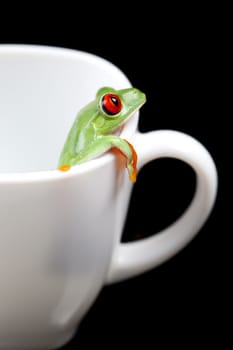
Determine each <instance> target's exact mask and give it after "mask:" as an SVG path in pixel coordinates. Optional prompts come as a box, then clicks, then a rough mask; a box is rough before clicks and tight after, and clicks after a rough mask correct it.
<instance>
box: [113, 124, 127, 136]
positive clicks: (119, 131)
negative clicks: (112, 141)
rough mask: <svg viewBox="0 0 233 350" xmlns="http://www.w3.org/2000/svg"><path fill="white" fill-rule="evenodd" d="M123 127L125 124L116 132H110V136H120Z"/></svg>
mask: <svg viewBox="0 0 233 350" xmlns="http://www.w3.org/2000/svg"><path fill="white" fill-rule="evenodd" d="M124 127H125V124H123V125H121V126H119V127H118V128H117V129H116V130H114V131H113V132H111V134H112V135H116V136H120V134H121V133H122V131H123V129H124Z"/></svg>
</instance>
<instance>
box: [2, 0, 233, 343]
mask: <svg viewBox="0 0 233 350" xmlns="http://www.w3.org/2000/svg"><path fill="white" fill-rule="evenodd" d="M130 4H131V5H130ZM77 5H78V6H77V8H76V7H75V6H74V5H72V6H70V7H69V8H68V6H66V7H64V6H62V7H61V8H58V5H56V7H54V8H52V11H51V9H50V11H49V9H47V8H41V7H39V6H38V5H37V6H35V7H34V8H30V9H26V10H25V11H22V10H21V9H16V8H15V7H14V9H11V12H7V11H6V12H5V11H2V13H1V14H2V21H1V24H0V29H1V30H0V43H30V44H43V45H52V46H61V47H68V48H73V49H78V50H84V51H88V52H91V53H94V54H97V55H99V56H102V57H104V58H106V59H108V60H110V61H111V62H112V63H114V64H116V65H117V66H118V67H119V68H120V69H121V70H122V71H123V72H124V73H125V74H126V75H127V76H128V78H129V79H130V81H131V83H132V84H133V85H134V86H135V87H138V88H139V89H141V90H142V91H144V92H145V93H146V95H147V103H146V104H145V105H144V106H143V108H142V109H141V112H140V122H139V129H140V131H141V132H147V131H150V130H155V129H175V130H179V131H183V132H185V133H188V134H190V135H192V136H194V137H195V138H197V139H198V140H199V141H201V142H202V143H203V144H204V145H205V146H206V148H207V149H208V150H209V151H210V153H211V154H212V156H213V159H214V160H215V163H216V166H217V168H218V175H219V190H218V196H217V200H216V204H215V206H214V209H213V212H212V213H211V216H210V217H209V219H208V221H207V222H206V224H205V225H204V227H203V228H202V229H201V231H200V233H199V234H198V235H197V237H196V238H195V239H194V240H193V241H192V242H191V243H190V244H189V245H188V246H187V247H186V248H185V249H184V250H183V251H182V252H181V253H179V254H178V255H176V256H175V257H174V258H172V259H171V260H170V261H168V262H166V263H165V264H163V265H162V266H160V267H158V268H156V269H154V270H151V271H149V272H147V273H145V274H143V275H141V276H138V277H135V278H132V279H130V280H128V281H125V282H122V283H117V284H114V285H110V286H106V287H104V288H103V290H102V292H101V293H100V295H99V297H98V298H97V300H96V302H95V304H94V305H93V306H92V308H91V309H90V311H89V312H88V314H87V315H86V317H85V318H84V319H83V322H82V323H81V325H80V328H79V331H78V333H77V335H76V336H75V337H74V338H73V339H72V340H71V341H70V342H69V343H68V344H67V345H66V346H64V347H63V348H62V349H64V350H65V349H67V350H68V349H86V348H87V347H88V346H93V345H94V346H97V347H98V346H100V347H102V348H103V347H104V348H107V349H109V348H112V346H114V345H115V346H118V347H119V348H121V347H123V346H129V347H130V348H133V347H135V346H136V345H140V347H142V348H145V349H147V348H150V347H151V346H152V348H157V349H165V348H169V347H171V346H172V347H173V346H174V347H176V346H177V347H180V346H184V347H185V348H186V349H189V348H190V347H191V346H196V347H197V348H200V347H201V346H203V347H204V346H206V347H207V348H208V346H210V342H211V343H213V344H214V345H216V346H217V348H218V349H224V348H225V346H224V345H223V343H224V342H225V340H226V338H227V336H228V335H229V334H228V328H227V327H228V326H229V322H227V315H228V314H230V311H229V309H230V305H229V304H228V303H227V302H226V296H227V293H228V282H229V280H230V279H231V278H232V276H231V275H230V273H229V275H227V274H226V266H229V262H227V261H226V259H227V258H228V257H229V256H228V255H227V253H226V249H227V244H226V238H227V239H228V236H229V235H230V229H229V228H228V227H227V224H226V220H227V215H226V210H227V208H226V207H227V205H226V197H225V194H226V193H227V192H229V186H228V184H227V182H226V179H225V178H224V176H225V174H226V169H225V168H226V164H227V163H228V162H229V158H228V157H227V153H226V150H227V148H228V149H229V148H230V142H229V141H230V138H229V136H228V132H229V130H230V124H229V123H230V117H231V116H232V113H231V114H230V113H229V112H227V111H226V105H227V101H228V99H229V93H228V92H227V89H226V86H225V83H224V79H226V80H230V78H228V74H229V71H228V68H227V61H228V54H229V51H228V48H229V45H230V42H228V41H227V34H228V30H229V28H228V23H229V22H228V21H227V12H228V11H227V9H219V8H218V7H215V8H214V7H213V4H212V5H211V6H212V7H207V8H204V6H203V5H202V6H200V7H191V6H190V8H188V7H185V6H180V7H177V5H176V7H175V6H174V7H170V6H168V5H167V8H165V9H161V8H159V7H158V6H156V5H153V7H149V6H148V5H147V6H146V3H145V4H140V6H138V5H136V4H134V3H129V7H130V11H127V10H126V8H125V6H126V4H120V3H107V4H105V3H98V4H97V7H96V8H95V7H94V6H93V4H89V3H88V4H87V5H88V6H87V8H84V7H82V8H80V4H77ZM12 11H13V12H14V16H15V18H14V19H13V18H12V16H11V15H12ZM194 187H195V177H194V174H193V171H192V170H191V169H190V168H189V167H188V166H187V165H185V164H183V163H182V162H178V161H174V160H171V159H163V160H158V161H155V162H152V163H150V164H148V165H147V166H146V167H145V168H143V169H142V171H141V172H140V174H139V177H138V181H137V183H136V185H135V187H134V191H133V195H132V200H131V205H130V209H129V213H128V220H127V222H126V225H125V230H124V233H123V237H122V240H124V241H129V240H133V239H137V238H140V237H143V236H146V235H147V236H148V235H150V234H152V233H153V232H156V231H158V230H160V229H161V228H163V227H165V226H167V225H168V224H169V223H171V222H172V221H173V220H174V219H175V218H176V217H177V216H178V215H179V214H180V213H181V212H182V211H183V210H184V208H185V207H186V206H187V203H188V202H189V201H190V199H191V197H192V195H193V191H194ZM226 275H227V277H226ZM222 326H223V327H222ZM218 344H219V345H218Z"/></svg>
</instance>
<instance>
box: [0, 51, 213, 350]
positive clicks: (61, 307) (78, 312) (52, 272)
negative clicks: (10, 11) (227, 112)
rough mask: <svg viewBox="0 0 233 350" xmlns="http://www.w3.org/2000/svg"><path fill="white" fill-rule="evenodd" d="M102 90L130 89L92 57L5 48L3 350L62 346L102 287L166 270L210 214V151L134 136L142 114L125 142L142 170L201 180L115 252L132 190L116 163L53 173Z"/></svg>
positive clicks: (0, 224)
mask: <svg viewBox="0 0 233 350" xmlns="http://www.w3.org/2000/svg"><path fill="white" fill-rule="evenodd" d="M104 85H108V86H112V87H114V88H116V89H118V88H125V87H128V86H130V85H131V84H130V82H129V80H128V78H127V77H126V76H125V74H124V73H123V72H122V71H121V70H119V69H118V68H117V67H116V66H114V65H113V64H111V63H110V62H108V61H106V60H104V59H102V58H100V57H97V56H95V55H92V54H89V53H85V52H80V51H76V50H70V49H63V48H55V47H46V46H32V45H0V121H1V124H0V159H1V162H0V349H20V350H23V349H30V350H33V349H54V348H57V347H59V346H61V345H62V344H65V343H66V342H67V341H68V340H69V339H70V338H71V337H72V336H73V334H74V333H75V332H76V330H77V328H78V325H79V322H80V321H81V320H82V319H83V317H84V315H85V313H86V312H87V311H88V309H89V308H90V306H91V305H92V303H93V302H94V301H95V299H96V297H97V295H98V293H99V292H100V290H101V288H102V287H103V286H104V285H106V284H108V283H112V282H115V281H120V280H124V279H126V278H129V277H132V276H135V275H137V274H140V273H142V272H144V271H147V270H149V269H151V268H154V267H156V266H157V265H159V264H161V263H163V262H164V261H166V260H168V259H169V258H170V257H172V256H173V255H174V254H176V253H177V252H179V251H180V250H181V249H182V248H183V247H184V246H185V245H186V244H187V243H188V242H189V241H190V240H191V239H192V238H193V237H194V236H195V235H196V234H197V232H198V231H199V229H200V228H201V226H202V225H203V224H204V223H205V221H206V220H207V218H208V216H209V214H210V212H211V210H212V207H213V204H214V201H215V197H216V191H217V173H216V167H215V164H214V162H213V160H212V157H211V156H210V154H209V152H208V151H207V150H206V148H205V147H204V146H203V145H202V144H200V143H199V142H198V141H197V140H195V139H194V138H192V137H191V136H188V135H186V134H183V133H180V132H177V131H172V130H159V131H152V132H148V133H143V134H142V133H140V132H139V131H138V130H137V124H138V117H139V114H138V113H136V114H135V116H134V117H133V118H131V120H129V121H128V122H127V125H126V127H125V128H124V130H123V132H122V137H124V138H125V139H127V140H129V141H130V142H131V143H132V144H133V145H134V147H135V149H136V152H137V154H138V162H139V163H138V167H139V170H140V168H141V167H142V166H143V165H144V164H146V163H148V162H149V161H151V160H154V159H157V158H161V157H173V158H177V159H180V160H182V161H184V162H186V163H187V164H188V165H190V166H191V167H192V168H193V169H194V171H195V173H196V175H197V187H196V192H195V195H194V198H193V199H192V202H191V203H190V205H189V207H188V208H187V210H186V211H185V212H184V214H183V215H182V216H181V217H180V218H179V219H178V220H177V221H175V222H174V224H172V225H171V226H169V227H168V228H166V229H164V230H163V231H162V232H160V233H159V234H156V235H153V236H151V237H149V238H147V239H143V240H139V241H135V242H129V243H121V235H122V230H123V226H124V221H125V217H126V214H127V208H128V204H129V199H130V194H131V189H132V183H131V182H130V181H129V178H128V174H127V171H126V169H125V168H124V166H123V167H122V166H120V165H119V164H118V163H119V162H118V160H117V157H116V155H114V154H112V153H111V152H108V153H107V154H105V155H103V156H101V157H99V158H98V159H94V160H92V161H89V162H87V163H84V164H82V165H79V166H74V167H73V168H72V169H71V170H70V171H68V172H65V173H64V172H61V171H59V170H56V167H57V161H58V157H59V154H60V151H61V147H62V146H63V143H64V141H65V138H66V136H67V133H68V130H69V128H70V126H71V124H72V122H73V120H74V118H75V116H76V113H77V112H78V110H79V109H80V108H81V107H83V106H84V105H85V104H86V103H87V102H89V101H90V100H91V99H93V98H94V96H95V93H96V91H97V89H98V88H99V87H101V86H104ZM151 186H153V183H151Z"/></svg>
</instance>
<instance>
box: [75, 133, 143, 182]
mask: <svg viewBox="0 0 233 350" xmlns="http://www.w3.org/2000/svg"><path fill="white" fill-rule="evenodd" d="M111 148H116V149H117V151H119V152H120V153H121V154H122V155H123V156H124V157H125V158H126V167H127V169H128V173H129V178H130V180H131V181H132V182H135V181H136V176H137V154H136V152H135V150H134V147H133V146H132V145H131V144H130V143H129V142H128V141H126V140H124V139H122V138H120V137H118V136H115V135H106V136H101V137H98V138H96V139H95V140H94V141H92V143H91V145H90V146H89V147H87V148H85V149H84V150H82V151H81V152H80V153H78V154H77V155H76V156H74V157H72V159H71V161H70V164H69V165H71V166H73V165H76V164H81V163H84V162H86V161H88V160H91V159H93V158H96V157H98V156H100V155H101V154H103V153H105V152H107V151H109V150H110V149H111Z"/></svg>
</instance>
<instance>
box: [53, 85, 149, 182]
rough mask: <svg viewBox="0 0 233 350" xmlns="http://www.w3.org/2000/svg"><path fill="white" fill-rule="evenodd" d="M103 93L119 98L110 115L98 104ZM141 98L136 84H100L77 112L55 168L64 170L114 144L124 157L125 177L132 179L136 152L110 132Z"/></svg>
mask: <svg viewBox="0 0 233 350" xmlns="http://www.w3.org/2000/svg"><path fill="white" fill-rule="evenodd" d="M107 94H114V95H117V96H118V97H119V99H120V102H121V109H120V111H119V112H117V113H116V114H114V115H109V114H108V113H107V112H108V111H107V112H106V109H104V108H103V107H102V103H101V101H102V98H103V96H105V95H107ZM145 102H146V96H145V94H144V93H143V92H141V91H140V90H138V89H136V88H126V89H121V90H115V89H113V88H111V87H102V88H100V89H99V90H98V91H97V93H96V98H95V99H94V100H93V101H92V102H90V103H89V104H87V105H86V106H85V107H84V108H82V109H81V110H80V112H79V113H78V115H77V117H76V119H75V121H74V123H73V126H72V128H71V130H70V132H69V134H68V137H67V139H66V142H65V144H64V147H63V150H62V152H61V155H60V158H59V163H58V167H59V169H60V170H63V171H65V170H68V169H69V168H70V167H71V166H74V165H76V164H81V163H84V162H86V161H88V160H91V159H93V158H96V157H98V156H100V155H102V154H103V153H105V152H107V151H109V150H110V149H111V148H114V149H117V150H118V151H119V152H120V153H121V154H122V155H123V156H124V157H125V158H126V167H127V169H128V173H129V178H130V180H131V181H133V182H134V181H136V173H137V169H136V162H137V155H136V152H135V150H134V148H133V146H132V145H131V144H130V143H129V142H128V141H126V140H124V139H122V138H121V137H120V136H117V135H116V134H113V133H116V131H117V130H120V128H121V127H122V126H123V125H124V123H125V122H126V121H127V120H128V119H129V118H130V117H131V116H132V115H134V113H135V112H136V111H137V110H138V109H139V108H140V107H141V106H142V105H143V104H144V103H145Z"/></svg>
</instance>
